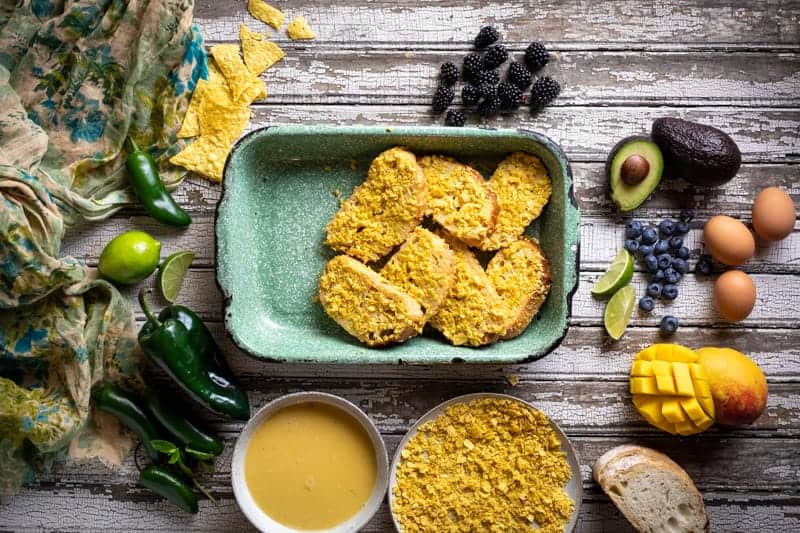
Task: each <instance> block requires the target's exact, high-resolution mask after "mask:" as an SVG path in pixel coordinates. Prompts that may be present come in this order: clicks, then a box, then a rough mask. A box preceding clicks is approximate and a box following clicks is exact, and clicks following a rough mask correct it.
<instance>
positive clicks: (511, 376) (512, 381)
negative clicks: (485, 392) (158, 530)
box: [506, 374, 519, 387]
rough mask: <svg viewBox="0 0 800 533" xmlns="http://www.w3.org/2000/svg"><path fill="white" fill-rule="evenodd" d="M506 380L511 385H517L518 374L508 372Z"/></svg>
mask: <svg viewBox="0 0 800 533" xmlns="http://www.w3.org/2000/svg"><path fill="white" fill-rule="evenodd" d="M506 381H507V382H508V384H509V385H511V386H512V387H516V386H517V385H519V374H509V375H508V376H506Z"/></svg>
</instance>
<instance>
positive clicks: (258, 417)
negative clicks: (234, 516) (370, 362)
mask: <svg viewBox="0 0 800 533" xmlns="http://www.w3.org/2000/svg"><path fill="white" fill-rule="evenodd" d="M310 402H314V403H324V404H327V405H330V406H332V407H336V408H338V409H340V410H341V411H342V412H344V413H345V414H347V415H350V416H351V417H352V418H353V419H355V420H357V421H358V423H360V424H361V427H363V428H364V431H366V433H367V435H368V436H369V439H370V441H371V442H372V447H373V449H374V450H375V463H376V465H377V473H376V477H375V487H374V488H373V489H372V494H371V495H370V497H369V499H368V500H367V502H366V503H365V504H364V507H362V508H361V510H360V511H359V512H358V513H356V514H355V515H354V516H353V517H352V518H350V520H348V521H346V522H343V523H341V524H339V525H337V526H335V527H332V528H329V529H319V530H314V531H317V532H324V533H352V532H356V531H358V530H359V529H361V528H362V527H364V526H365V525H366V524H367V522H369V521H370V519H371V518H372V517H373V516H374V515H375V513H376V512H377V511H378V508H379V507H380V506H381V502H383V497H384V495H385V494H386V487H387V485H388V483H389V456H388V454H387V453H386V445H385V444H384V442H383V438H382V437H381V434H380V432H379V431H378V428H376V427H375V424H374V423H373V422H372V420H370V419H369V417H368V416H367V415H366V414H365V413H364V411H362V410H361V409H359V408H358V407H356V406H355V405H354V404H352V403H350V402H349V401H347V400H345V399H344V398H340V397H339V396H334V395H333V394H327V393H324V392H298V393H295V394H287V395H286V396H281V397H280V398H278V399H277V400H273V401H271V402H270V403H268V404H267V405H265V406H264V407H262V408H261V409H259V410H258V412H257V413H256V414H255V416H253V417H252V418H251V419H250V421H249V422H247V424H246V425H245V426H244V429H243V430H242V433H241V434H240V435H239V438H238V439H236V446H235V447H234V449H233V461H232V464H231V482H232V484H233V494H234V496H235V497H236V503H238V504H239V507H240V508H241V510H242V512H243V513H244V515H245V516H246V517H247V519H248V520H249V521H250V523H251V524H253V525H254V526H255V527H257V528H258V529H259V530H260V531H263V532H264V533H309V530H298V529H294V528H291V527H287V526H285V525H283V524H280V523H278V522H276V521H275V520H273V519H272V518H270V516H269V515H267V514H266V513H265V512H264V511H262V510H261V508H260V507H259V506H258V505H257V504H256V502H255V500H253V497H252V495H251V494H250V489H249V488H248V487H247V482H246V481H245V475H244V458H245V454H246V452H247V447H248V446H249V444H250V439H251V438H252V436H253V434H254V433H255V431H256V430H257V429H258V427H259V426H260V425H261V424H263V423H264V422H265V421H266V420H267V419H268V418H269V417H270V416H272V415H273V414H274V413H276V412H278V411H280V410H281V409H283V408H285V407H289V406H292V405H297V404H300V403H310Z"/></svg>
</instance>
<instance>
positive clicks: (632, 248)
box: [625, 239, 639, 254]
mask: <svg viewBox="0 0 800 533" xmlns="http://www.w3.org/2000/svg"><path fill="white" fill-rule="evenodd" d="M625 249H626V250H628V251H629V252H630V253H632V254H633V253H636V250H638V249H639V241H637V240H636V239H628V240H627V241H625Z"/></svg>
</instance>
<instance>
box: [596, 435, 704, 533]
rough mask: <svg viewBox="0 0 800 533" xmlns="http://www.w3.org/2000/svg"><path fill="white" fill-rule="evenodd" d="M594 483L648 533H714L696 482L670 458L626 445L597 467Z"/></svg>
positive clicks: (598, 463) (597, 462)
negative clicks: (710, 531)
mask: <svg viewBox="0 0 800 533" xmlns="http://www.w3.org/2000/svg"><path fill="white" fill-rule="evenodd" d="M593 470H594V478H595V480H596V481H597V483H599V484H600V487H602V489H603V490H604V491H605V492H606V493H607V494H608V496H609V497H610V498H611V500H612V501H613V502H614V503H615V504H616V506H617V507H618V508H619V510H620V511H621V512H622V514H624V515H625V518H627V519H628V521H629V522H630V523H631V524H632V525H633V527H635V528H636V529H637V530H638V531H641V532H643V533H702V532H708V531H709V529H710V526H709V522H708V514H706V508H705V505H704V504H703V497H702V496H701V495H700V492H699V491H698V490H697V488H696V487H695V486H694V482H692V478H690V477H689V474H687V473H686V471H684V470H683V469H682V468H681V467H680V466H678V465H677V464H676V463H675V462H674V461H672V460H671V459H670V458H669V457H667V456H666V455H664V454H662V453H659V452H657V451H655V450H652V449H650V448H645V447H643V446H634V445H623V446H617V447H616V448H612V449H611V450H609V451H607V452H606V453H604V454H603V455H602V456H601V457H600V458H599V459H597V461H596V462H595V464H594V469H593Z"/></svg>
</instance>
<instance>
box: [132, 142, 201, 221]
mask: <svg viewBox="0 0 800 533" xmlns="http://www.w3.org/2000/svg"><path fill="white" fill-rule="evenodd" d="M129 140H130V142H131V147H132V148H133V151H132V152H131V153H130V155H129V156H128V159H126V160H125V166H126V167H127V169H128V178H129V180H130V182H131V185H132V186H133V190H134V191H135V192H136V196H137V197H138V198H139V202H141V204H142V207H144V210H145V211H147V214H148V215H150V216H151V217H153V218H154V219H156V220H158V221H159V222H163V223H164V224H169V225H170V226H178V227H181V228H184V227H186V226H188V225H189V224H191V223H192V218H191V217H190V216H189V214H188V213H187V212H186V211H184V210H183V209H181V206H179V205H178V203H177V202H176V201H175V199H174V198H173V197H172V195H170V193H169V191H167V188H166V187H164V183H163V182H162V181H161V178H160V177H159V175H158V167H157V166H156V162H155V161H154V160H153V157H152V156H151V155H150V154H149V153H147V152H145V151H144V150H140V149H139V147H138V146H136V143H135V142H134V140H133V139H130V138H129Z"/></svg>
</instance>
